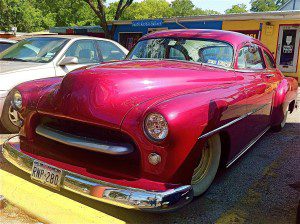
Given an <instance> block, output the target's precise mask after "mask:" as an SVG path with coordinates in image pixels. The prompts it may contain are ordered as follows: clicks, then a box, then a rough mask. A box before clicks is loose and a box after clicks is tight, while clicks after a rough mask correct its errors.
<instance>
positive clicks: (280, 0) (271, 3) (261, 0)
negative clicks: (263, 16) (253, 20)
mask: <svg viewBox="0 0 300 224" xmlns="http://www.w3.org/2000/svg"><path fill="white" fill-rule="evenodd" d="M287 1H288V0H251V2H250V3H251V9H250V10H251V11H252V12H265V11H276V10H277V9H278V8H279V7H280V6H282V5H283V4H285V3H286V2H287Z"/></svg>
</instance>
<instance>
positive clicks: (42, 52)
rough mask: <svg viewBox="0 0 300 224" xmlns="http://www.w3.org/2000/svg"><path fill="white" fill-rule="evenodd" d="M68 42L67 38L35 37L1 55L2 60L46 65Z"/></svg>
mask: <svg viewBox="0 0 300 224" xmlns="http://www.w3.org/2000/svg"><path fill="white" fill-rule="evenodd" d="M66 42H67V39H65V38H55V37H35V38H29V39H25V40H22V41H20V42H19V43H17V44H15V45H14V46H12V47H11V48H9V49H7V50H6V51H4V52H2V53H1V54H0V60H6V61H8V60H10V61H25V62H40V63H46V62H49V61H51V60H52V59H53V58H54V57H55V55H56V54H57V53H58V52H59V51H60V50H61V49H62V47H63V46H64V45H65V43H66Z"/></svg>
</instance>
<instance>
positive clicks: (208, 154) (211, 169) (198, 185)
mask: <svg viewBox="0 0 300 224" xmlns="http://www.w3.org/2000/svg"><path fill="white" fill-rule="evenodd" d="M220 158H221V140H220V136H219V135H218V134H217V135H214V136H212V137H210V138H209V139H208V140H207V141H206V142H205V145H204V147H203V149H202V153H201V158H200V161H199V163H198V165H197V167H196V168H195V170H194V173H193V177H192V181H191V184H192V187H193V190H194V196H199V195H201V194H203V193H204V192H205V191H206V190H207V189H208V188H209V186H210V185H211V183H212V182H213V180H214V178H215V176H216V174H217V171H218V168H219V163H220Z"/></svg>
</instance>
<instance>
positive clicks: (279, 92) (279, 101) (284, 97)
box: [271, 78, 298, 126]
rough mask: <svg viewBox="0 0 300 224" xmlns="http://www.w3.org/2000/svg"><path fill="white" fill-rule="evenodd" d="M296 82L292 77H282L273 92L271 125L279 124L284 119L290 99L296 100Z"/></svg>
mask: <svg viewBox="0 0 300 224" xmlns="http://www.w3.org/2000/svg"><path fill="white" fill-rule="evenodd" d="M297 89H298V84H297V81H296V80H295V79H293V78H284V79H283V80H282V81H281V82H280V83H279V85H278V86H277V89H276V91H275V94H274V98H273V105H272V112H271V125H272V126H276V125H279V124H280V123H281V122H282V120H283V119H284V115H285V113H286V111H287V108H288V106H289V104H290V102H291V101H293V100H296V96H297Z"/></svg>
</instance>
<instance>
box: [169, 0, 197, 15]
mask: <svg viewBox="0 0 300 224" xmlns="http://www.w3.org/2000/svg"><path fill="white" fill-rule="evenodd" d="M171 7H172V9H173V15H174V16H189V15H191V14H192V15H193V14H194V13H193V11H194V9H195V5H194V4H193V2H192V1H191V0H175V1H173V2H172V4H171ZM201 13H203V12H202V11H201Z"/></svg>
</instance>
